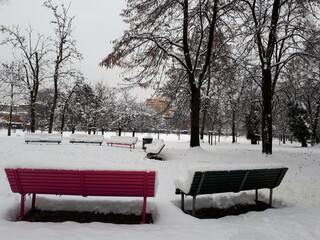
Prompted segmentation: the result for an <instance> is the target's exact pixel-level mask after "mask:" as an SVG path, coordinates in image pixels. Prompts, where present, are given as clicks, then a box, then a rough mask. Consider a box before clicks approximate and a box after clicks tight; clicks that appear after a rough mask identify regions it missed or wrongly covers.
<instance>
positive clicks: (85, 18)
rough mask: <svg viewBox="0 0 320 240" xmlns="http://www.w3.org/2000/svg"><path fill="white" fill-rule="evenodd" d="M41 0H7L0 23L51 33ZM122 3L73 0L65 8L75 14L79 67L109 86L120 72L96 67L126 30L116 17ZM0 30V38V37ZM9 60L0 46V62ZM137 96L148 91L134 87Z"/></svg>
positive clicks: (57, 0)
mask: <svg viewBox="0 0 320 240" xmlns="http://www.w3.org/2000/svg"><path fill="white" fill-rule="evenodd" d="M43 2H44V0H7V3H6V4H2V5H1V6H0V24H1V25H6V26H12V25H19V26H20V27H21V28H23V29H25V28H28V27H29V25H30V26H31V27H32V28H33V29H34V32H39V33H44V34H46V35H47V36H50V35H53V25H52V24H50V20H52V19H53V14H52V12H50V10H48V9H47V8H45V7H44V6H43ZM69 2H70V1H64V0H53V3H56V4H61V3H64V4H65V5H68V4H69ZM125 6H126V3H125V0H94V1H89V0H73V1H71V7H70V10H69V15H70V16H75V20H74V23H73V25H74V27H75V30H74V33H73V35H74V38H75V39H76V40H77V47H78V50H79V51H80V52H81V53H82V54H83V57H84V59H83V60H82V61H81V64H79V65H80V69H81V71H82V72H83V73H84V75H85V77H86V78H87V79H88V80H90V81H92V82H95V81H100V80H105V81H107V82H108V85H109V86H116V85H117V84H121V79H122V77H121V74H120V73H121V71H120V70H119V69H118V70H108V69H106V68H101V67H99V66H98V64H99V62H100V61H101V60H102V59H103V58H104V57H106V56H107V54H108V53H109V52H110V51H111V50H112V44H111V41H113V40H115V39H117V38H119V37H121V35H122V33H123V31H124V30H125V29H126V25H125V23H123V21H122V17H121V16H120V13H121V10H122V9H124V8H125ZM3 37H4V36H3V35H2V34H1V33H0V40H2V39H3ZM10 59H12V57H11V46H10V47H9V46H1V45H0V62H7V61H10ZM133 94H134V95H139V98H140V99H141V100H142V99H143V98H147V97H149V95H150V94H149V93H148V91H145V90H138V89H137V90H135V91H134V92H133Z"/></svg>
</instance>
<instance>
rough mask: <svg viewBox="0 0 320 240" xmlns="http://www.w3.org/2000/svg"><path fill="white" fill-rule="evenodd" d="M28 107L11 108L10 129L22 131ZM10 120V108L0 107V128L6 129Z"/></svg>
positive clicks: (17, 106) (26, 118)
mask: <svg viewBox="0 0 320 240" xmlns="http://www.w3.org/2000/svg"><path fill="white" fill-rule="evenodd" d="M28 109H29V107H28V106H27V105H16V106H13V108H12V119H11V121H12V128H13V129H23V128H25V127H26V126H27V120H28V115H29V112H28ZM9 120H10V106H9V105H0V127H7V126H8V123H9Z"/></svg>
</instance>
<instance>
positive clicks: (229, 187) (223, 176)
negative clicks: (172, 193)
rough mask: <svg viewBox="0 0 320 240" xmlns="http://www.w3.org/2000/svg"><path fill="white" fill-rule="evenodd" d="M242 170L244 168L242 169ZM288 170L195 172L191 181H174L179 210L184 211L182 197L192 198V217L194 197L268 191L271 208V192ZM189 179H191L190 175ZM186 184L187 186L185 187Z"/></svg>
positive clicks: (278, 168) (263, 169)
mask: <svg viewBox="0 0 320 240" xmlns="http://www.w3.org/2000/svg"><path fill="white" fill-rule="evenodd" d="M242 169H244V168H242ZM287 170H288V168H286V167H276V168H269V167H268V168H262V169H246V170H212V171H195V172H194V174H193V178H192V181H189V180H186V179H185V180H181V179H180V180H178V179H177V180H176V181H175V183H176V194H181V209H182V210H184V196H185V195H190V196H192V197H193V202H192V215H193V216H194V215H195V206H196V197H197V196H198V195H202V194H213V193H225V192H240V191H246V190H255V191H256V202H257V201H258V189H262V188H267V189H270V196H269V205H270V207H272V190H273V188H275V187H277V186H279V185H280V183H281V181H282V179H283V177H284V175H285V173H286V172H287ZM190 177H192V176H191V175H190ZM186 183H187V185H188V186H187V185H186Z"/></svg>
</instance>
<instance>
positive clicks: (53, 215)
mask: <svg viewBox="0 0 320 240" xmlns="http://www.w3.org/2000/svg"><path fill="white" fill-rule="evenodd" d="M22 221H28V222H66V221H73V222H78V223H91V222H102V223H114V224H141V223H142V216H141V215H134V214H129V215H126V214H115V213H108V214H104V213H94V212H76V211H42V210H37V209H34V210H31V211H29V212H28V213H27V214H26V215H25V216H24V217H23V219H22ZM146 223H149V224H150V223H153V218H152V214H147V215H146Z"/></svg>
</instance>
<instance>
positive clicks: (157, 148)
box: [144, 139, 165, 160]
mask: <svg viewBox="0 0 320 240" xmlns="http://www.w3.org/2000/svg"><path fill="white" fill-rule="evenodd" d="M144 146H145V147H146V152H147V158H150V159H157V160H162V158H160V157H158V154H159V153H160V152H161V151H162V149H163V148H164V146H165V144H164V141H163V139H154V140H153V141H152V143H148V144H145V145H144Z"/></svg>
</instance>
